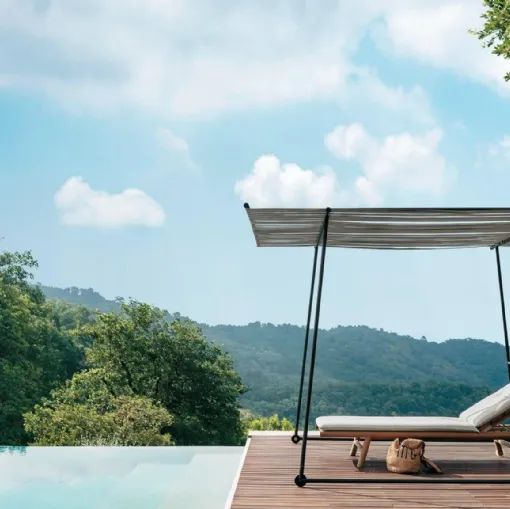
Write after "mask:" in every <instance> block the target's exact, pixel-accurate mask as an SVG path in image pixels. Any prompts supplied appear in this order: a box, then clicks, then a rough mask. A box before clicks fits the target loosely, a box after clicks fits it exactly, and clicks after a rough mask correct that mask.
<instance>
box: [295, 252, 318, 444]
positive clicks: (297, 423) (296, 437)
mask: <svg viewBox="0 0 510 509" xmlns="http://www.w3.org/2000/svg"><path fill="white" fill-rule="evenodd" d="M314 251H315V253H314V255H313V270H312V284H311V286H310V300H309V302H308V318H307V320H306V332H305V347H304V350H303V362H302V364H301V382H300V384H299V396H298V406H297V415H296V431H295V432H294V435H292V439H291V440H292V442H293V443H294V444H298V443H299V441H300V440H301V437H300V436H299V435H298V431H299V421H300V419H301V400H302V399H303V384H304V381H305V371H306V369H305V368H306V356H307V354H308V338H309V337H310V322H311V320H312V306H313V291H314V289H315V274H316V273H317V253H318V252H319V246H317V245H316V246H315V250H314Z"/></svg>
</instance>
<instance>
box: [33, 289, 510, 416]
mask: <svg viewBox="0 0 510 509" xmlns="http://www.w3.org/2000/svg"><path fill="white" fill-rule="evenodd" d="M41 289H42V290H43V292H44V293H45V295H46V296H47V297H48V298H57V299H62V300H66V301H68V302H71V303H73V304H83V305H86V306H88V307H91V308H94V309H99V310H101V311H105V312H109V311H115V310H117V309H118V304H117V303H116V302H114V301H110V300H107V299H105V298H104V297H102V296H101V295H100V294H98V293H97V292H95V291H94V290H92V289H87V290H82V289H78V288H68V289H64V290H62V289H59V288H51V287H45V286H41ZM174 316H179V315H178V314H177V313H176V314H175V315H174ZM200 326H201V327H202V330H203V332H204V334H205V335H206V337H207V338H208V339H209V340H211V341H212V342H214V343H216V344H219V345H222V346H223V347H224V349H225V350H226V351H228V352H229V353H231V354H232V356H233V357H234V359H235V361H236V366H237V369H238V371H239V373H240V374H241V376H242V378H243V381H244V383H245V384H246V385H247V386H248V388H249V390H248V391H247V393H246V394H245V395H243V397H242V404H243V406H244V407H246V408H248V409H250V410H252V411H254V412H257V413H262V414H265V415H269V414H272V413H274V412H279V413H280V414H281V415H283V416H286V417H289V418H293V417H294V413H295V406H296V395H297V388H298V383H299V374H300V366H301V359H302V352H303V350H302V348H303V340H304V334H305V329H304V327H299V326H296V325H290V324H284V325H273V324H270V323H268V324H263V323H259V322H256V323H251V324H248V325H244V326H233V325H216V326H210V325H207V324H200ZM315 374H316V376H315V380H316V382H315V385H314V400H313V401H314V405H313V407H314V412H313V413H314V415H317V414H325V413H339V412H343V413H358V414H363V413H379V414H388V413H397V414H429V415H433V414H443V415H455V414H458V413H459V412H460V411H461V410H462V409H464V408H465V407H467V406H468V405H470V404H471V403H472V402H473V401H475V400H477V399H479V398H480V397H482V396H483V395H485V394H487V393H488V392H490V391H491V390H492V389H493V388H495V387H499V386H502V385H504V384H505V383H507V374H506V362H505V352H504V347H503V346H502V345H501V344H498V343H491V342H488V341H484V340H480V339H450V340H447V341H444V342H442V343H435V342H431V341H427V340H426V339H415V338H412V337H409V336H402V335H398V334H395V333H391V332H386V331H384V330H382V329H371V328H369V327H365V326H356V327H351V326H347V327H344V326H339V327H335V328H333V329H329V330H321V331H320V333H319V348H318V352H317V364H316V371H315Z"/></svg>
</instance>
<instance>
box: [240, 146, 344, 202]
mask: <svg viewBox="0 0 510 509" xmlns="http://www.w3.org/2000/svg"><path fill="white" fill-rule="evenodd" d="M234 192H235V193H236V194H237V195H238V196H239V198H240V199H241V200H242V201H244V202H248V203H249V204H250V205H253V206H254V207H278V206H284V207H285V206H287V207H300V206H301V207H326V206H328V205H331V204H332V203H335V202H338V201H339V200H341V199H342V195H343V193H342V191H341V189H340V186H339V183H338V181H337V178H336V175H335V173H334V172H333V171H332V170H331V169H330V168H324V169H323V170H322V171H312V170H305V169H302V168H300V167H299V166H298V165H297V164H292V163H291V164H282V163H281V162H280V160H279V159H278V158H277V157H276V156H274V155H264V156H261V157H259V158H258V159H257V160H256V161H255V164H254V166H253V169H252V171H251V173H250V174H249V175H247V176H246V177H245V178H243V179H241V180H238V181H237V182H236V184H235V187H234Z"/></svg>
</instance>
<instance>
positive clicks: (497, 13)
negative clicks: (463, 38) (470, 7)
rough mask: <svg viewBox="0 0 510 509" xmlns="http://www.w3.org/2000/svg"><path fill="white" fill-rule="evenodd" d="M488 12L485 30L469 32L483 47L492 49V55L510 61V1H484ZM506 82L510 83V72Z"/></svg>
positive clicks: (484, 15) (485, 17) (485, 13)
mask: <svg viewBox="0 0 510 509" xmlns="http://www.w3.org/2000/svg"><path fill="white" fill-rule="evenodd" d="M483 4H484V6H485V7H486V8H487V10H486V11H485V12H484V13H483V14H482V16H481V17H482V18H483V19H484V20H485V21H484V25H483V28H482V29H481V30H478V31H475V30H470V31H469V32H470V33H472V34H473V35H476V36H477V37H478V39H479V40H481V41H482V46H483V47H485V48H492V53H494V54H495V55H498V56H502V57H503V58H505V59H510V1H509V0H484V2H483ZM505 80H506V81H510V72H508V73H506V75H505Z"/></svg>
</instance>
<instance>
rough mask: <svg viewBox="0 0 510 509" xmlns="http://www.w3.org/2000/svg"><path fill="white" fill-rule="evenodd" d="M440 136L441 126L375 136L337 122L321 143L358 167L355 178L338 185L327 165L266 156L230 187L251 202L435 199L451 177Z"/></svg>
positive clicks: (363, 202) (356, 203) (371, 203)
mask: <svg viewBox="0 0 510 509" xmlns="http://www.w3.org/2000/svg"><path fill="white" fill-rule="evenodd" d="M441 139H442V133H441V131H440V130H439V129H431V130H429V131H427V132H426V133H425V134H423V135H421V136H415V135H412V134H410V133H400V134H396V135H391V136H386V137H384V138H382V139H377V138H376V137H374V136H372V135H371V134H370V133H368V132H367V131H366V130H365V128H364V127H363V126H362V125H361V124H357V123H355V124H350V125H340V126H338V127H336V128H335V129H334V130H333V131H332V132H330V133H329V134H327V135H326V136H325V138H324V143H325V145H326V147H327V148H328V150H330V151H331V152H332V153H333V154H334V155H335V156H336V157H337V158H338V159H340V160H341V161H346V162H348V161H349V162H353V163H355V164H356V165H357V166H358V167H359V170H360V171H359V172H358V176H357V177H355V179H354V181H353V182H350V183H349V184H346V183H345V182H343V185H342V186H341V185H340V181H339V178H338V175H339V174H340V172H335V171H333V169H331V168H329V167H325V168H322V169H318V170H306V169H302V168H301V167H299V166H298V165H297V164H283V163H281V162H280V160H279V159H278V158H277V157H276V156H274V155H265V156H262V157H260V158H259V159H257V161H256V162H255V164H254V166H253V169H252V171H251V172H250V173H249V174H248V175H247V176H245V177H244V178H242V179H240V180H238V181H237V182H236V184H235V187H234V192H235V193H236V194H237V196H238V197H239V198H240V199H241V200H243V201H247V202H249V203H250V204H252V205H253V206H255V207H279V206H283V207H325V206H366V205H369V206H379V205H381V204H383V203H385V202H387V201H399V200H401V199H408V198H409V196H426V197H434V198H437V197H440V196H441V195H442V194H444V193H445V192H446V191H447V190H448V188H449V185H450V184H451V182H452V180H453V178H454V177H455V170H454V168H452V167H450V166H449V165H448V164H447V162H446V160H445V158H444V157H443V156H442V155H441V154H440V152H439V144H440V141H441ZM343 180H344V181H345V180H346V177H345V172H344V173H343Z"/></svg>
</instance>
